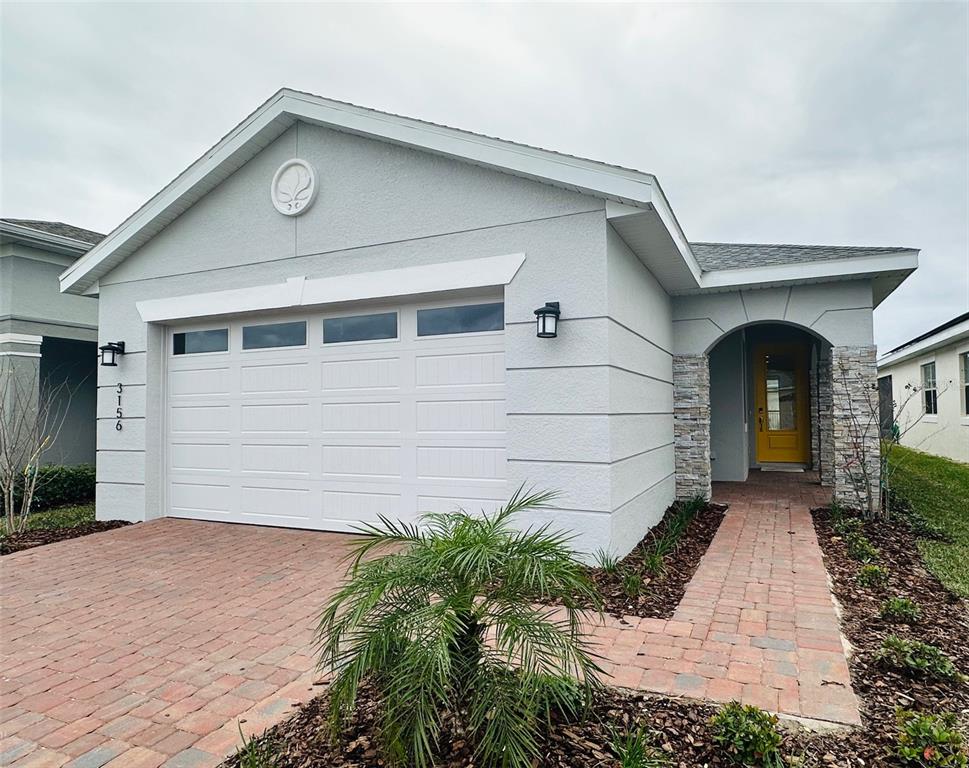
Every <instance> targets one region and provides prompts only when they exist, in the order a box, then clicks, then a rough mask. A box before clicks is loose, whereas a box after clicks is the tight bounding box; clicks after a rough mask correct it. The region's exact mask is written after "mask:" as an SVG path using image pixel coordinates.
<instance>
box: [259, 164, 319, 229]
mask: <svg viewBox="0 0 969 768" xmlns="http://www.w3.org/2000/svg"><path fill="white" fill-rule="evenodd" d="M269 196H270V198H271V199H272V201H273V206H274V207H275V208H276V210H277V211H279V212H280V213H281V214H283V215H284V216H299V214H301V213H303V211H305V210H306V209H307V208H309V207H310V205H312V204H313V200H314V199H315V198H316V174H315V173H314V172H313V166H311V165H310V164H309V163H307V162H306V161H305V160H300V159H299V158H298V157H294V158H293V159H292V160H287V161H286V162H285V163H283V164H282V165H281V166H279V170H278V171H276V174H275V175H274V176H273V180H272V184H270V186H269Z"/></svg>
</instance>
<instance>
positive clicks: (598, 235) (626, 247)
mask: <svg viewBox="0 0 969 768" xmlns="http://www.w3.org/2000/svg"><path fill="white" fill-rule="evenodd" d="M728 193H729V191H724V190H720V191H718V194H728ZM916 266H917V251H914V250H911V249H905V248H827V247H811V246H762V245H725V244H713V243H697V244H692V245H691V244H690V243H689V242H688V241H687V239H686V237H685V236H684V234H683V232H682V230H681V229H680V226H679V224H678V223H677V220H676V217H675V216H674V214H673V212H672V210H671V208H670V206H669V203H668V202H667V200H666V198H665V196H664V195H663V192H662V190H661V189H660V186H659V184H658V182H657V180H656V178H655V177H653V176H651V175H649V174H646V173H640V172H638V171H633V170H628V169H625V168H619V167H616V166H611V165H605V164H603V163H598V162H593V161H589V160H583V159H581V158H577V157H572V156H569V155H563V154H558V153H555V152H549V151H545V150H541V149H536V148H533V147H528V146H523V145H521V144H515V143H511V142H507V141H501V140H498V139H493V138H488V137H485V136H480V135H477V134H474V133H469V132H466V131H460V130H455V129H452V128H447V127H444V126H440V125H434V124H430V123H426V122H421V121H418V120H412V119H408V118H404V117H398V116H395V115H390V114H385V113H381V112H375V111H373V110H369V109H364V108H361V107H357V106H353V105H350V104H344V103H340V102H335V101H330V100H328V99H324V98H320V97H317V96H313V95H310V94H305V93H299V92H296V91H291V90H282V91H280V92H279V93H277V94H276V95H275V96H273V97H272V98H271V99H270V100H269V101H267V102H266V103H265V104H263V105H262V106H260V107H259V108H258V109H257V110H256V111H255V112H254V113H253V114H251V115H250V116H249V117H247V118H246V119H245V120H244V121H243V122H242V123H241V124H240V125H239V126H238V127H236V128H235V129H233V130H232V131H231V132H230V133H229V134H228V135H227V136H226V137H225V138H224V139H222V140H221V141H220V142H219V143H218V144H217V145H216V146H214V147H213V148H212V149H211V150H210V151H208V152H206V153H205V155H204V156H203V157H202V158H200V159H199V160H198V161H196V162H195V163H194V164H193V165H192V166H190V167H189V168H188V169H187V170H185V171H184V172H183V173H182V174H181V175H179V176H178V177H177V178H176V179H175V180H174V181H173V182H171V183H170V184H169V185H168V186H167V187H165V189H163V190H162V191H161V192H159V193H158V194H157V195H156V196H155V197H154V198H152V199H151V200H149V201H148V202H147V203H146V204H145V205H144V206H143V207H142V208H141V209H140V210H138V211H137V212H136V213H135V214H133V215H132V216H131V217H130V218H129V219H128V220H127V221H125V222H124V223H122V224H121V225H120V226H119V227H118V228H117V229H116V230H115V231H114V232H112V233H111V234H110V235H108V236H107V237H106V238H105V239H104V241H103V242H101V243H100V244H99V245H98V246H97V247H95V248H94V249H92V250H91V252H90V253H88V254H87V255H86V256H85V257H84V258H83V259H81V260H80V261H78V262H77V263H76V264H75V265H73V266H72V267H71V268H69V269H68V270H66V271H65V272H64V274H63V275H62V276H61V287H62V289H63V290H64V291H67V292H69V293H75V294H83V295H89V296H93V295H97V296H99V297H100V306H101V326H100V334H101V342H102V343H107V342H124V344H125V354H124V355H123V356H122V357H121V359H120V361H119V363H118V365H117V367H110V368H109V367H102V368H101V369H100V382H99V385H100V387H101V388H102V392H103V393H104V396H103V397H102V398H101V399H100V400H99V407H100V409H101V410H100V412H99V415H100V417H101V420H100V421H99V430H100V431H99V443H98V475H99V478H98V479H99V483H98V515H99V516H100V517H104V518H113V517H120V518H127V519H130V520H143V519H146V518H154V517H159V516H164V515H172V516H179V517H189V518H199V519H205V520H224V521H231V522H243V523H262V524H270V525H284V526H295V527H306V528H322V529H328V530H336V531H346V530H351V529H352V528H353V527H354V526H356V525H358V524H359V523H360V522H362V521H374V520H376V519H377V516H378V515H384V516H389V517H394V518H403V519H408V520H412V519H414V517H415V515H416V514H417V513H418V512H419V511H428V510H440V509H447V508H452V507H453V506H454V505H462V506H464V507H466V508H470V509H472V510H477V509H479V508H485V507H491V506H493V505H495V504H496V503H499V502H500V501H501V500H503V499H506V498H507V497H508V496H509V494H510V493H511V492H513V491H514V489H515V488H517V487H518V486H519V485H521V484H523V483H524V484H526V485H528V486H533V487H536V488H540V489H555V490H557V491H559V494H560V495H559V496H558V498H557V499H556V501H555V505H554V508H552V509H548V510H545V511H542V512H540V513H535V515H534V516H533V517H530V518H529V519H528V520H527V521H526V522H539V521H544V520H551V521H552V522H553V525H554V526H555V527H556V528H567V529H572V530H574V531H575V532H576V533H577V539H576V547H577V548H578V549H580V550H582V551H585V552H591V551H594V550H595V549H597V548H600V547H601V548H604V549H608V550H610V551H612V552H615V553H620V554H621V553H625V552H627V551H629V550H630V549H631V548H632V546H634V544H635V543H636V542H637V541H639V539H640V537H642V536H643V534H644V533H645V532H646V531H647V530H648V529H649V528H650V527H651V526H653V525H654V524H655V523H656V522H657V521H658V520H659V519H660V517H661V516H662V514H663V511H664V510H665V509H666V507H667V506H668V505H669V504H670V503H671V502H672V501H673V500H674V498H675V497H677V496H681V497H690V496H693V495H695V494H701V495H707V496H708V495H709V493H710V487H711V486H710V483H711V479H712V478H717V479H731V480H744V479H745V478H746V476H747V473H748V470H749V468H750V467H757V466H764V465H769V466H780V467H782V468H791V467H793V468H802V467H810V466H813V465H818V466H820V468H821V470H822V477H823V479H824V482H825V483H828V484H833V486H834V488H835V491H836V493H837V494H838V495H839V496H840V497H843V498H845V499H851V498H852V497H851V494H850V489H849V488H848V485H847V483H846V480H845V477H844V473H843V470H842V469H841V468H840V467H841V466H842V465H841V464H839V463H838V462H837V461H836V459H835V456H836V455H845V452H846V451H847V450H848V449H847V446H848V443H849V442H850V439H849V436H848V434H847V431H846V430H847V420H846V417H845V415H844V406H845V404H846V403H847V402H848V399H849V398H854V399H855V400H856V401H860V400H861V399H862V398H863V397H864V394H865V393H864V387H865V385H871V384H873V383H874V381H875V347H874V344H873V340H872V308H873V307H874V306H877V304H878V303H879V302H880V301H882V300H883V299H884V298H885V297H886V296H887V295H888V294H889V293H891V291H893V290H894V289H895V287H896V286H898V284H899V283H900V282H901V281H902V280H904V279H905V277H906V276H908V275H909V274H910V273H911V272H912V271H913V270H914V269H915V268H916ZM553 302H559V308H560V311H561V318H560V322H559V324H558V328H557V336H556V337H554V338H549V337H547V335H546V337H542V338H540V337H538V335H537V333H536V315H535V310H536V309H543V311H544V308H545V306H546V304H548V303H553ZM549 311H551V309H550V310H549ZM832 362H833V363H834V364H836V365H837V366H840V365H841V364H844V365H845V366H847V372H848V376H847V378H845V377H836V376H833V375H832V373H831V371H832ZM119 384H121V385H122V386H123V394H122V395H121V398H122V403H121V406H122V409H123V418H122V420H121V421H120V422H117V423H116V422H115V421H114V420H113V416H114V414H115V408H116V407H117V405H118V404H117V402H116V399H115V395H114V394H113V393H115V392H116V391H117V388H118V385H119ZM711 403H712V409H711ZM119 425H120V427H121V428H120V429H118V426H119ZM876 432H877V430H875V431H872V433H871V434H870V435H867V440H868V445H869V446H872V445H873V446H874V447H875V450H876V451H877V434H876ZM711 446H712V449H711Z"/></svg>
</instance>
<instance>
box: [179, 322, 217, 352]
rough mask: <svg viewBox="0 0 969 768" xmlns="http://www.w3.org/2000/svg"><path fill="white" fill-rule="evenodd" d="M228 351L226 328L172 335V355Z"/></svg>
mask: <svg viewBox="0 0 969 768" xmlns="http://www.w3.org/2000/svg"><path fill="white" fill-rule="evenodd" d="M228 350H229V329H228V328H214V329H212V330H211V331H185V332H184V333H173V334H172V354H173V355H199V354H201V353H203V352H227V351H228Z"/></svg>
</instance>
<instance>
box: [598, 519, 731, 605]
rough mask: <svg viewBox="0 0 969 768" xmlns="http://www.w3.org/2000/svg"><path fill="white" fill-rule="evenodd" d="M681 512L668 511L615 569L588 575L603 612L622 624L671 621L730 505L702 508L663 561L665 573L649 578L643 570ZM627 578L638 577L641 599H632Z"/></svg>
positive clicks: (634, 596) (600, 569) (635, 596)
mask: <svg viewBox="0 0 969 768" xmlns="http://www.w3.org/2000/svg"><path fill="white" fill-rule="evenodd" d="M678 510H679V504H678V503H677V504H674V505H673V506H671V507H670V508H669V509H667V510H666V513H665V514H664V515H663V519H662V520H661V521H660V522H659V523H658V524H657V525H656V526H654V527H653V528H652V529H651V530H650V531H649V533H647V534H646V536H645V537H644V538H643V540H642V541H641V542H639V544H637V545H636V547H635V548H634V549H633V551H632V552H630V553H629V554H628V555H626V557H624V558H623V559H622V560H621V561H620V562H619V563H618V564H617V565H616V567H615V568H611V569H609V570H604V569H603V568H589V569H588V574H589V577H590V578H591V579H592V580H593V581H594V582H595V585H596V589H597V590H598V591H599V596H600V599H601V600H602V610H603V612H605V613H608V614H611V615H613V616H616V617H619V618H621V617H622V616H639V617H641V618H648V619H669V618H671V617H672V616H673V611H675V610H676V606H677V605H679V603H680V600H682V599H683V593H684V592H686V585H687V584H688V583H689V581H690V579H692V578H693V574H694V573H695V572H696V569H697V566H699V565H700V558H701V557H703V555H704V553H705V552H706V551H707V549H708V548H709V546H710V542H711V541H713V537H714V536H715V535H716V533H717V529H718V528H719V527H720V523H721V522H722V521H723V514H724V512H726V510H727V505H726V504H714V503H708V504H706V505H704V506H703V507H701V508H700V509H699V510H698V511H697V512H696V514H694V515H693V518H692V519H691V520H690V523H689V525H688V526H687V527H686V529H685V530H684V531H683V533H682V534H681V535H680V537H679V539H678V540H677V543H676V546H675V547H674V548H673V550H672V551H671V552H668V553H667V554H665V555H664V556H663V571H662V573H661V574H660V575H658V576H654V575H651V574H650V573H648V572H647V571H646V569H645V562H646V558H647V556H648V555H649V554H650V553H651V552H652V551H653V550H654V545H655V543H656V542H657V541H661V540H662V539H663V537H664V536H665V535H666V532H667V530H668V528H669V526H670V522H671V520H672V519H673V518H674V517H675V515H676V514H677V512H678ZM628 573H634V574H639V576H640V583H641V585H642V586H641V587H640V594H638V595H630V594H629V593H628V592H627V591H626V584H625V580H624V575H625V574H628Z"/></svg>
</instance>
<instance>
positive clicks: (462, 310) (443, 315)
mask: <svg viewBox="0 0 969 768" xmlns="http://www.w3.org/2000/svg"><path fill="white" fill-rule="evenodd" d="M504 327H505V305H504V304H502V303H500V302H499V303H497V304H467V305H465V306H463V307H441V308H440V309H419V310H417V335H418V336H440V335H442V334H446V333H480V332H482V331H500V330H501V329H502V328H504Z"/></svg>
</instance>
